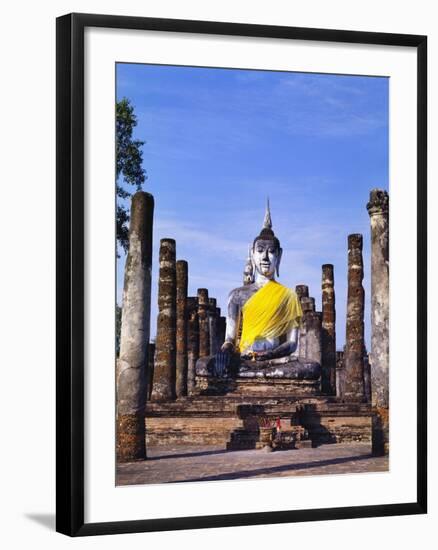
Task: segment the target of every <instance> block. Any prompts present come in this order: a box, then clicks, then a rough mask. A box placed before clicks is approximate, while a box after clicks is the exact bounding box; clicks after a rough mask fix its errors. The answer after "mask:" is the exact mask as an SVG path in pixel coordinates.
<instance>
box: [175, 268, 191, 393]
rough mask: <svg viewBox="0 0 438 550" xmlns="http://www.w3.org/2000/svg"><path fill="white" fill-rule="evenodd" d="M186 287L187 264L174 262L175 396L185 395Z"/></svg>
mask: <svg viewBox="0 0 438 550" xmlns="http://www.w3.org/2000/svg"><path fill="white" fill-rule="evenodd" d="M187 286H188V264H187V262H186V261H185V260H178V261H177V262H176V386H175V391H176V396H177V397H183V396H185V395H187V311H186V300H187Z"/></svg>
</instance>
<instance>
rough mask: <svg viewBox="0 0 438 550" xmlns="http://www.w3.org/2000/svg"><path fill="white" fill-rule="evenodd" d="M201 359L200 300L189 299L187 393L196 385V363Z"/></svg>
mask: <svg viewBox="0 0 438 550" xmlns="http://www.w3.org/2000/svg"><path fill="white" fill-rule="evenodd" d="M198 357H199V319H198V298H195V297H190V298H187V393H188V395H192V394H193V391H194V389H195V385H196V382H195V380H196V361H197V360H198Z"/></svg>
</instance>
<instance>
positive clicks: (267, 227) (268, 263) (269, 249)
mask: <svg viewBox="0 0 438 550" xmlns="http://www.w3.org/2000/svg"><path fill="white" fill-rule="evenodd" d="M282 253H283V250H282V248H281V246H280V241H279V240H278V239H277V237H276V236H275V234H274V231H273V230H272V220H271V212H270V210H269V200H268V204H267V207H266V214H265V219H264V221H263V228H262V230H261V231H260V234H259V235H258V236H257V237H256V238H255V239H254V242H253V246H252V251H251V260H252V264H253V266H254V270H255V271H258V272H259V273H260V274H261V275H263V276H264V277H267V278H268V279H273V278H274V275H275V273H277V276H278V275H279V274H280V261H281V255H282Z"/></svg>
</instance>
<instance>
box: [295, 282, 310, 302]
mask: <svg viewBox="0 0 438 550" xmlns="http://www.w3.org/2000/svg"><path fill="white" fill-rule="evenodd" d="M295 292H296V294H297V296H298V299H299V300H301V298H308V297H309V287H308V286H307V285H297V286H296V287H295Z"/></svg>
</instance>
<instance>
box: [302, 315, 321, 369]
mask: <svg viewBox="0 0 438 550" xmlns="http://www.w3.org/2000/svg"><path fill="white" fill-rule="evenodd" d="M304 322H305V323H306V360H307V361H311V362H315V363H319V364H321V313H319V312H317V311H308V312H307V313H305V314H304Z"/></svg>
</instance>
